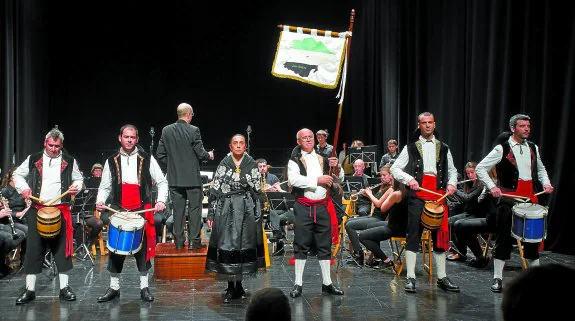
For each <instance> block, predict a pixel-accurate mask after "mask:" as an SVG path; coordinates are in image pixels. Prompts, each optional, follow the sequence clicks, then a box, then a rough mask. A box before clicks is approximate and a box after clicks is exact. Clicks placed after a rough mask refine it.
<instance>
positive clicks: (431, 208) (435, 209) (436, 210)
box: [424, 202, 444, 214]
mask: <svg viewBox="0 0 575 321" xmlns="http://www.w3.org/2000/svg"><path fill="white" fill-rule="evenodd" d="M424 206H425V210H426V211H427V212H429V213H433V214H442V213H443V210H444V208H443V204H441V203H437V202H426V203H425V205H424Z"/></svg>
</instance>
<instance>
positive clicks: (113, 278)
mask: <svg viewBox="0 0 575 321" xmlns="http://www.w3.org/2000/svg"><path fill="white" fill-rule="evenodd" d="M110 289H112V290H116V291H118V290H119V289H120V273H110Z"/></svg>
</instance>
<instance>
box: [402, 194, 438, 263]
mask: <svg viewBox="0 0 575 321" xmlns="http://www.w3.org/2000/svg"><path fill="white" fill-rule="evenodd" d="M424 205H425V202H424V201H422V200H420V199H419V198H417V197H415V196H408V198H407V237H406V244H405V249H406V250H408V251H412V252H417V251H419V245H420V244H421V233H423V225H421V213H422V211H423V206H424ZM431 237H432V240H433V251H434V252H438V253H442V252H445V249H442V248H439V247H437V230H433V231H431Z"/></svg>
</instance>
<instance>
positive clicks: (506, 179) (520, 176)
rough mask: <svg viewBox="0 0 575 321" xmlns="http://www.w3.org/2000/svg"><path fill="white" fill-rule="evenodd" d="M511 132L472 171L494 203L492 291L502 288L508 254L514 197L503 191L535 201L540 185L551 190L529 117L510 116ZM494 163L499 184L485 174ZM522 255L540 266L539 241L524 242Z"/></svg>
mask: <svg viewBox="0 0 575 321" xmlns="http://www.w3.org/2000/svg"><path fill="white" fill-rule="evenodd" d="M509 128H510V129H511V132H504V133H502V134H501V135H500V136H499V137H498V141H496V142H495V144H496V145H495V147H494V148H493V149H492V150H491V152H489V154H488V155H487V156H485V158H484V159H483V160H482V161H481V162H480V163H479V164H477V167H476V168H475V171H476V172H477V177H478V178H479V180H481V181H482V182H483V183H484V184H485V186H486V187H487V189H488V190H489V191H490V192H491V195H492V196H493V197H494V198H500V199H499V202H497V227H496V228H497V241H496V242H495V248H494V249H493V258H494V259H493V281H492V283H491V291H493V292H495V293H499V292H501V291H502V289H503V285H502V283H503V282H502V280H503V267H504V266H505V261H506V260H508V259H509V258H510V257H511V249H512V244H513V243H512V241H513V240H512V238H511V223H512V221H513V215H512V207H513V206H514V205H515V203H516V202H515V199H513V198H506V197H502V196H504V195H503V194H507V195H518V196H524V197H527V198H529V199H530V200H531V202H532V203H537V202H538V199H537V196H534V194H535V192H536V190H538V189H539V188H540V186H543V191H544V192H545V193H551V192H553V186H552V185H551V181H550V180H549V176H548V175H547V171H546V170H545V166H544V165H543V162H542V161H541V155H540V154H539V147H537V145H535V143H533V142H530V141H528V140H527V138H529V135H530V134H531V118H530V117H529V116H527V115H523V114H517V115H514V116H512V117H511V118H510V119H509ZM493 166H495V169H496V171H497V180H498V184H499V186H497V185H496V184H495V182H494V181H493V180H492V179H491V177H490V176H489V175H488V172H489V171H490V170H491V168H492V167H493ZM523 245H524V251H523V256H524V258H525V259H526V260H527V262H528V263H529V265H530V266H531V265H532V266H536V265H539V245H540V244H539V243H523Z"/></svg>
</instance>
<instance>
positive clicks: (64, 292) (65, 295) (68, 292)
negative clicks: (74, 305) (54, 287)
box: [60, 285, 76, 301]
mask: <svg viewBox="0 0 575 321" xmlns="http://www.w3.org/2000/svg"><path fill="white" fill-rule="evenodd" d="M60 300H64V301H76V294H74V292H72V288H71V287H70V286H69V285H68V286H66V287H65V288H63V289H61V290H60Z"/></svg>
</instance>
